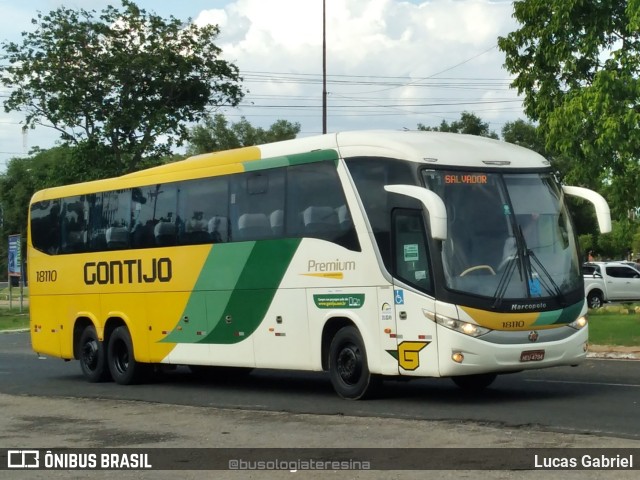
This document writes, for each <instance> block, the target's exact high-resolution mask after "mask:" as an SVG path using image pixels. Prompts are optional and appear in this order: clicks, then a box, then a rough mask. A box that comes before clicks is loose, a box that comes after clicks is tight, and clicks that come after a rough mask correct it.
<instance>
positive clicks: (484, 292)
mask: <svg viewBox="0 0 640 480" xmlns="http://www.w3.org/2000/svg"><path fill="white" fill-rule="evenodd" d="M423 178H424V181H425V185H426V187H427V188H429V189H430V190H432V191H434V192H435V193H437V194H438V195H439V196H440V197H441V198H442V199H443V201H444V203H445V205H446V207H447V216H448V222H447V223H448V225H447V227H448V236H447V239H446V240H445V242H444V244H443V248H442V263H443V269H444V273H445V285H446V287H447V288H448V289H450V290H454V291H458V292H463V293H469V294H473V295H478V296H482V297H491V298H494V299H495V302H496V304H499V302H501V301H502V300H503V299H507V300H521V299H530V298H544V297H562V296H563V295H564V294H566V293H569V292H572V291H574V290H576V289H578V288H580V269H579V259H578V254H577V248H576V244H575V236H574V233H573V229H572V225H571V222H570V221H569V216H568V213H567V210H566V207H565V204H564V202H563V199H562V191H561V189H560V187H559V186H558V184H557V183H556V182H555V180H554V178H553V177H552V176H551V175H550V174H547V173H527V174H522V173H520V174H508V173H479V172H461V171H442V170H425V171H423Z"/></svg>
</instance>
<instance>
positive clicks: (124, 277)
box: [84, 257, 173, 285]
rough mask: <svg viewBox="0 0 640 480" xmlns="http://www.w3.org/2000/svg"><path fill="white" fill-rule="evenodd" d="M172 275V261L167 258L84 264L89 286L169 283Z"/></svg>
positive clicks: (85, 280) (85, 277) (85, 279)
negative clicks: (149, 260)
mask: <svg viewBox="0 0 640 480" xmlns="http://www.w3.org/2000/svg"><path fill="white" fill-rule="evenodd" d="M172 275H173V271H172V266H171V259H170V258H167V257H163V258H153V259H151V262H144V261H142V259H131V260H112V261H110V262H87V263H85V264H84V283H85V284H87V285H95V284H96V283H97V284H99V285H114V284H130V283H154V282H169V281H171V277H172Z"/></svg>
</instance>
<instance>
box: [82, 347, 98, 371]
mask: <svg viewBox="0 0 640 480" xmlns="http://www.w3.org/2000/svg"><path fill="white" fill-rule="evenodd" d="M98 349H99V346H98V342H97V341H96V340H89V341H88V342H86V343H85V344H84V345H83V346H82V363H83V364H84V365H85V366H86V367H87V368H88V369H89V370H92V371H93V370H95V369H96V368H97V367H98Z"/></svg>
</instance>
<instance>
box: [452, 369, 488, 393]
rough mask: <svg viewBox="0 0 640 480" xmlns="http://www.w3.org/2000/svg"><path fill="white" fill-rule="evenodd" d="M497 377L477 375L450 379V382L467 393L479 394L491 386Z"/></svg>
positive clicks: (484, 374) (483, 374) (486, 374)
mask: <svg viewBox="0 0 640 480" xmlns="http://www.w3.org/2000/svg"><path fill="white" fill-rule="evenodd" d="M497 376H498V375H496V374H495V373H481V374H478V375H460V376H459V377H451V380H453V383H455V384H456V385H457V386H458V387H460V388H461V389H463V390H466V391H468V392H481V391H482V390H484V389H485V388H487V387H488V386H489V385H491V384H492V383H493V381H494V380H495V379H496V377H497Z"/></svg>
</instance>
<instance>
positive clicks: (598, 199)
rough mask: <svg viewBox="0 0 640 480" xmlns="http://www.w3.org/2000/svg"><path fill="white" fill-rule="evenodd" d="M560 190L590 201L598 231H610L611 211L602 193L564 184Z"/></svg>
mask: <svg viewBox="0 0 640 480" xmlns="http://www.w3.org/2000/svg"><path fill="white" fill-rule="evenodd" d="M562 190H563V191H564V193H566V194H567V195H572V196H574V197H580V198H584V199H585V200H588V201H589V202H591V203H592V204H593V206H594V207H595V209H596V217H597V219H598V227H600V233H609V232H610V231H611V212H610V211H609V204H608V203H607V201H606V200H605V199H604V197H603V196H602V195H600V194H599V193H598V192H594V191H593V190H589V189H588V188H583V187H569V186H566V185H565V186H563V187H562Z"/></svg>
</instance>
